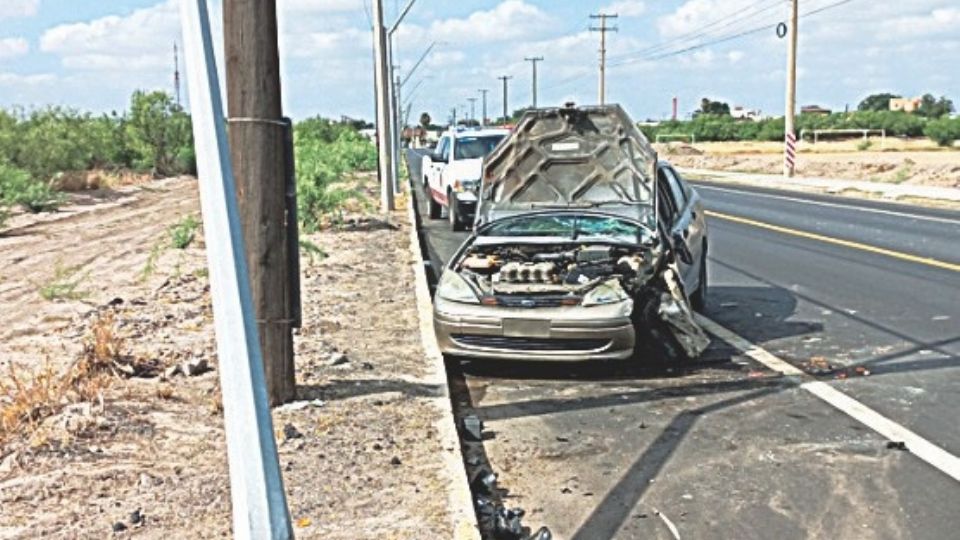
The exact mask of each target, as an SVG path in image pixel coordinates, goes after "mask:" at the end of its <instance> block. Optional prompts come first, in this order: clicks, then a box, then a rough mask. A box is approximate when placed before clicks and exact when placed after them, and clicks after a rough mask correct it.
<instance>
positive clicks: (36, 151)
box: [0, 91, 196, 226]
mask: <svg viewBox="0 0 960 540" xmlns="http://www.w3.org/2000/svg"><path fill="white" fill-rule="evenodd" d="M195 168H196V165H195V158H194V151H193V137H192V132H191V126H190V117H189V115H188V114H187V113H186V112H184V110H183V109H182V108H181V107H180V106H179V105H177V104H176V103H174V101H173V99H172V98H171V97H170V96H169V95H167V94H166V93H164V92H142V91H138V92H135V93H134V94H133V96H132V97H131V99H130V108H129V110H128V111H126V112H124V113H122V114H119V113H116V112H114V113H111V114H100V115H95V114H92V113H89V112H81V111H78V110H76V109H70V108H63V107H46V108H42V109H35V110H30V111H28V110H25V109H18V108H15V109H10V110H0V226H2V221H3V217H4V215H8V214H9V213H10V211H11V209H12V208H15V207H21V208H23V209H24V210H26V211H30V212H44V211H52V210H56V209H57V207H58V206H60V205H61V204H62V203H63V201H64V197H63V195H62V194H61V193H60V192H61V191H64V190H68V189H70V187H71V184H70V182H69V181H68V180H69V178H70V177H71V176H73V175H78V174H83V173H87V172H91V171H104V172H108V173H109V172H120V171H132V172H136V173H142V174H150V175H153V176H156V177H163V176H173V175H177V174H190V173H193V172H195Z"/></svg>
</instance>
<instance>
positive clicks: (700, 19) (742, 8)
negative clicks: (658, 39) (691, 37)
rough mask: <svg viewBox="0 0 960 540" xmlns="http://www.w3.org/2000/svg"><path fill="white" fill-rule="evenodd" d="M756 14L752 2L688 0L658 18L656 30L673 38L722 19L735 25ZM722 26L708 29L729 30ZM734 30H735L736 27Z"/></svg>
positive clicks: (754, 3)
mask: <svg viewBox="0 0 960 540" xmlns="http://www.w3.org/2000/svg"><path fill="white" fill-rule="evenodd" d="M757 13H758V11H756V2H755V1H754V0H688V1H687V2H684V3H683V4H682V5H681V6H680V7H678V8H677V9H676V10H675V11H674V12H673V13H670V14H669V15H664V16H663V17H660V18H659V19H658V20H657V28H658V29H659V30H660V34H661V35H663V36H664V37H674V36H679V35H682V34H689V33H691V32H697V31H699V30H701V29H703V28H704V27H705V26H706V25H708V24H713V23H715V22H716V21H722V20H724V19H730V21H729V22H731V23H736V20H737V18H739V17H746V16H753V15H756V14H757ZM767 18H768V19H769V17H767ZM726 24H727V22H724V23H723V25H726ZM723 25H717V26H712V27H710V28H713V29H717V28H724V29H728V28H731V26H726V27H724V26H723ZM734 28H735V29H737V27H734ZM741 29H742V28H741Z"/></svg>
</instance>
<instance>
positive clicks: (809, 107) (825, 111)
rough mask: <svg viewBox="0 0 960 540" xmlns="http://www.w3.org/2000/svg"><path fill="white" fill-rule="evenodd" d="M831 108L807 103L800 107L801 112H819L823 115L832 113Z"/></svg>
mask: <svg viewBox="0 0 960 540" xmlns="http://www.w3.org/2000/svg"><path fill="white" fill-rule="evenodd" d="M832 112H833V111H831V110H830V109H825V108H823V107H821V106H819V105H807V106H805V107H800V114H819V115H821V116H826V115H828V114H830V113H832Z"/></svg>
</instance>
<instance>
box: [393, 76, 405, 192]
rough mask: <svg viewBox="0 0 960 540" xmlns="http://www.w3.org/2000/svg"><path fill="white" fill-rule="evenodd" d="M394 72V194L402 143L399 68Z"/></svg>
mask: <svg viewBox="0 0 960 540" xmlns="http://www.w3.org/2000/svg"><path fill="white" fill-rule="evenodd" d="M395 70H396V71H397V79H396V81H394V84H395V85H396V86H395V87H394V88H395V89H396V91H395V92H394V93H393V99H394V102H393V110H394V112H395V113H396V116H395V117H394V119H393V127H394V132H393V137H394V139H393V140H394V144H393V168H394V171H393V174H394V177H393V180H394V182H395V183H394V185H393V188H394V190H395V191H396V192H399V191H400V176H399V173H398V172H397V169H398V168H399V167H400V145H401V144H402V141H403V123H402V122H403V101H402V100H401V94H400V73H399V71H400V68H399V67H397V68H395Z"/></svg>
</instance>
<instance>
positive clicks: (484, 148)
mask: <svg viewBox="0 0 960 540" xmlns="http://www.w3.org/2000/svg"><path fill="white" fill-rule="evenodd" d="M503 137H504V135H485V136H483V137H461V138H458V139H457V144H456V149H455V150H454V153H453V159H478V158H482V157H484V156H486V155H487V154H489V153H490V152H492V151H493V149H494V148H496V146H497V145H498V144H500V141H502V140H503Z"/></svg>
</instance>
